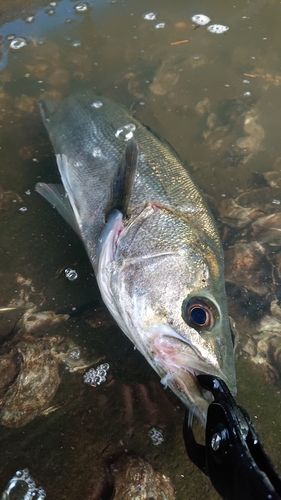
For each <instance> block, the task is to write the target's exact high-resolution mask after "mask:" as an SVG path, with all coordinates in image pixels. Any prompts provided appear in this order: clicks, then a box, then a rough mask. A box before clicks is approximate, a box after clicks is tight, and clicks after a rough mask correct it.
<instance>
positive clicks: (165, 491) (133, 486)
mask: <svg viewBox="0 0 281 500" xmlns="http://www.w3.org/2000/svg"><path fill="white" fill-rule="evenodd" d="M111 471H112V473H113V475H114V480H115V495H114V500H124V499H126V500H130V499H131V500H148V499H152V498H153V500H175V498H176V497H175V493H174V490H173V487H172V484H171V481H170V479H169V478H168V477H167V476H165V475H164V474H160V473H159V472H155V471H154V470H153V468H152V467H151V465H150V464H149V463H148V462H145V461H144V460H142V459H141V458H139V457H137V458H135V457H130V456H129V457H128V456H122V457H121V458H120V459H119V460H118V461H117V462H115V463H114V464H113V465H112V466H111Z"/></svg>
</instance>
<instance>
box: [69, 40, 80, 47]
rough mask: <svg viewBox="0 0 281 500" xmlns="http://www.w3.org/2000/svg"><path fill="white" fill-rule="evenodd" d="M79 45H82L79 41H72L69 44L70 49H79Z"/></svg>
mask: <svg viewBox="0 0 281 500" xmlns="http://www.w3.org/2000/svg"><path fill="white" fill-rule="evenodd" d="M80 45H82V42H81V40H74V42H72V44H71V46H72V47H80Z"/></svg>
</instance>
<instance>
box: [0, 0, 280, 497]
mask: <svg viewBox="0 0 281 500" xmlns="http://www.w3.org/2000/svg"><path fill="white" fill-rule="evenodd" d="M280 9H281V7H280V4H279V2H276V1H274V0H271V1H265V0H259V1H248V2H244V1H242V0H239V1H238V2H236V4H235V5H233V2H229V1H225V0H216V1H215V2H212V4H210V2H206V1H205V0H202V1H200V2H198V1H196V2H195V1H191V2H188V5H187V2H185V1H184V0H177V1H176V2H173V3H172V4H171V2H169V1H168V0H166V1H160V0H155V1H153V3H151V1H150V2H148V1H144V2H136V1H132V2H126V1H121V0H116V1H106V0H95V1H91V0H89V1H88V2H72V1H70V0H62V1H57V2H50V3H48V2H44V1H41V2H34V3H32V2H30V1H27V0H26V1H24V0H22V1H20V0H18V1H17V2H14V3H13V2H11V1H9V2H8V1H6V2H2V5H1V14H2V19H3V20H4V22H3V24H2V26H1V29H0V36H1V38H0V159H1V162H0V165H1V166H0V169H1V182H0V184H1V188H0V217H1V244H0V254H1V269H0V280H1V294H0V340H1V351H0V361H1V365H0V373H1V377H0V417H1V422H2V425H1V435H2V446H1V461H0V491H3V490H4V488H5V487H6V485H7V484H8V482H9V480H10V479H11V478H12V477H13V476H14V475H15V472H16V470H17V469H18V470H21V469H24V468H25V467H28V468H29V470H30V471H31V474H32V476H33V477H34V478H36V483H37V482H38V484H42V485H44V489H45V490H46V493H47V498H53V499H56V498H57V499H62V498H67V499H69V500H71V499H76V500H77V499H78V498H79V499H80V498H81V499H82V498H85V499H89V500H90V499H92V500H93V499H98V498H104V499H107V498H111V495H112V491H113V485H114V484H115V487H116V493H115V497H114V498H124V495H126V494H127V495H128V494H129V493H128V492H125V493H124V490H122V487H123V486H122V484H124V481H125V480H126V481H129V482H130V484H131V485H132V487H136V486H137V485H136V484H135V483H134V477H137V475H138V473H139V472H140V471H142V473H143V475H145V477H149V478H150V482H151V484H154V488H156V490H157V488H158V490H157V491H160V490H161V491H162V492H163V494H162V493H161V494H162V496H161V497H160V496H158V497H157V498H174V495H175V498H177V499H178V500H181V499H182V500H183V499H185V498H187V497H192V498H194V499H196V498H202V497H206V496H208V498H217V495H216V493H215V492H214V491H213V490H212V488H211V487H210V485H209V481H208V480H207V479H205V478H204V477H202V476H201V474H200V473H199V472H197V471H196V470H195V469H194V467H193V466H192V464H190V462H189V461H188V460H187V457H186V456H185V452H184V449H183V441H182V435H181V426H182V418H183V411H184V410H183V408H182V406H181V404H180V402H179V401H177V400H176V399H175V398H174V396H173V395H172V394H170V393H169V392H164V391H163V389H162V387H161V386H160V384H159V381H158V379H157V377H156V376H155V374H154V373H153V372H152V371H151V370H150V368H149V367H148V366H147V364H146V363H145V362H144V361H143V359H142V358H141V356H139V355H138V353H137V352H135V351H134V349H133V347H132V346H131V344H130V343H129V342H128V341H127V340H126V339H125V336H124V335H122V334H121V333H120V332H119V330H118V329H117V328H116V327H115V325H114V324H113V322H112V320H111V319H110V317H109V316H108V314H107V312H106V311H105V310H104V308H103V307H102V305H101V304H100V303H99V292H98V289H97V285H96V283H95V280H94V277H93V272H92V269H91V266H90V264H89V262H88V260H87V257H86V254H85V251H84V249H83V248H82V245H81V243H80V242H79V241H78V240H77V238H76V236H75V234H74V233H73V232H72V230H71V229H70V228H68V227H67V226H66V224H65V223H64V222H63V220H62V219H61V218H60V217H58V216H57V214H56V213H54V211H53V210H52V208H51V207H49V206H48V205H47V204H46V203H45V202H44V200H42V199H41V198H40V197H39V196H38V195H37V194H36V193H35V191H34V186H35V184H36V183H37V182H38V181H39V182H40V180H41V179H42V180H44V181H46V182H56V181H57V180H58V177H57V175H58V174H57V171H56V168H55V161H54V158H53V153H52V149H51V146H50V143H49V140H48V138H47V136H46V132H45V130H44V128H43V125H42V124H41V118H40V116H39V112H38V106H37V101H38V99H40V98H41V97H44V98H52V97H59V96H62V95H65V94H69V93H72V92H75V91H77V90H81V89H84V88H88V87H91V88H94V89H95V90H96V92H97V93H98V94H101V95H105V96H107V97H110V98H112V99H114V100H116V101H118V102H122V103H123V104H126V105H127V106H128V107H130V106H133V107H134V110H135V113H136V116H137V117H138V118H139V119H140V120H141V121H143V122H144V123H145V124H147V125H149V126H150V127H152V128H153V129H155V130H156V131H157V132H158V133H160V135H162V136H163V137H164V138H165V139H167V140H168V141H169V142H170V143H171V144H172V146H173V147H174V148H175V149H176V150H177V152H178V153H179V155H180V157H181V158H182V159H183V160H185V161H186V162H187V163H188V164H189V168H190V169H191V170H192V172H193V177H194V178H195V179H196V180H197V182H198V184H199V185H200V187H201V188H202V189H203V190H204V192H205V193H206V195H207V196H208V199H209V201H210V205H211V206H212V208H213V211H214V213H215V215H216V217H217V219H218V220H219V223H220V227H221V235H222V239H223V242H224V245H225V256H226V280H227V287H228V293H229V303H230V312H231V315H232V317H233V320H234V322H235V324H236V329H237V331H238V333H239V338H238V341H237V342H238V346H237V372H238V399H239V402H240V403H241V404H242V405H244V406H245V407H246V408H247V410H248V411H249V413H250V415H251V416H252V418H253V419H254V423H255V425H256V427H257V429H258V431H259V433H260V435H261V438H262V441H263V442H264V444H265V446H266V449H267V451H268V452H269V453H270V455H271V457H272V459H273V461H274V462H275V463H276V465H277V466H278V467H279V470H280V469H281V463H280V454H279V449H280V439H281V419H280V416H279V415H280V387H281V380H280V377H281V375H280V374H281V368H280V363H281V358H280V349H281V338H280V326H281V325H280V322H281V312H280V304H279V300H280V298H281V297H280V294H281V291H280V280H281V270H280V269H281V268H280V262H281V259H280V255H281V245H280V227H281V226H280V223H281V221H280V204H281V174H280V169H281V142H280V102H281V70H280V50H279V47H280V23H279V20H280ZM193 16H197V17H196V18H194V20H193V21H192V17H193ZM198 16H201V17H198ZM203 16H206V18H207V22H205V21H206V18H204V17H203ZM202 20H204V22H203V21H202ZM201 21H202V22H201ZM208 26H209V27H210V26H221V27H227V28H229V29H228V30H225V29H220V30H219V29H218V28H215V29H214V30H213V31H214V32H213V33H212V32H210V31H208ZM160 28H161V29H160ZM98 103H99V101H96V102H95V103H93V105H96V106H97V105H98ZM126 127H127V128H125V127H124V130H118V131H117V132H116V133H118V135H119V136H120V138H121V139H122V140H125V139H126V138H127V136H128V135H129V134H130V133H131V130H130V124H128V125H126ZM96 153H97V154H99V152H96ZM74 273H75V274H74ZM74 276H75V279H74ZM76 352H79V353H80V354H79V356H78V358H77V357H75V356H74V354H73V353H76ZM71 353H72V354H71ZM100 360H105V361H106V363H107V364H108V365H109V367H110V368H109V370H108V373H107V375H108V376H107V378H106V381H105V383H104V384H101V385H100V386H99V385H97V384H96V385H97V386H96V387H93V386H91V385H86V384H84V382H83V374H84V373H85V372H86V371H87V369H88V368H87V367H90V366H91V365H94V366H95V367H96V365H97V363H98V362H100ZM42 367H44V376H43V375H42V373H43V371H42ZM31 373H32V376H31V375H30V374H31ZM26 380H28V383H26ZM94 385H95V384H94ZM155 432H158V433H159V434H157V435H158V436H161V440H160V441H161V442H157V448H156V447H155V443H153V440H152V437H151V436H152V435H153V436H155ZM129 470H131V471H133V472H132V473H131V475H130V474H129V472H128V471H129ZM116 471H118V472H116ZM163 474H165V475H166V476H167V477H168V478H169V479H167V478H166V480H164V479H163ZM125 478H127V479H125ZM128 478H129V479H128ZM165 481H166V482H165ZM155 485H156V486H155ZM173 490H174V493H173ZM153 494H154V493H153V492H152V493H151V492H150V496H153ZM165 495H166V496H165ZM135 498H137V497H135ZM138 498H144V497H141V496H140V497H138Z"/></svg>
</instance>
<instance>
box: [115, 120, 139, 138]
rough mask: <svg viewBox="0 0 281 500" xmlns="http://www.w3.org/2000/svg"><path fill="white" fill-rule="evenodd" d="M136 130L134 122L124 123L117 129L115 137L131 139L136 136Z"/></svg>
mask: <svg viewBox="0 0 281 500" xmlns="http://www.w3.org/2000/svg"><path fill="white" fill-rule="evenodd" d="M135 130H136V126H135V125H134V123H128V124H127V125H124V126H123V127H120V128H119V129H118V130H116V132H115V137H117V139H121V140H123V141H129V140H130V139H132V138H133V137H134V131H135Z"/></svg>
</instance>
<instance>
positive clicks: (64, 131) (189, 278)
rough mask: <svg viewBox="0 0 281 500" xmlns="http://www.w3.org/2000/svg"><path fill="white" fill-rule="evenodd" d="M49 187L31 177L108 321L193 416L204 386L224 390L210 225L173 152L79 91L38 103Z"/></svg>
mask: <svg viewBox="0 0 281 500" xmlns="http://www.w3.org/2000/svg"><path fill="white" fill-rule="evenodd" d="M40 109H41V114H42V119H43V122H44V124H45V127H46V129H47V132H48V134H49V137H50V140H51V143H52V145H53V148H54V152H55V154H56V160H57V165H58V169H59V172H60V176H61V180H62V185H61V184H45V183H41V182H40V183H38V184H37V185H36V191H37V192H38V193H40V194H41V195H42V196H43V197H44V198H46V199H47V200H48V201H49V202H50V203H51V204H52V205H53V206H54V207H55V208H56V209H57V210H58V211H59V212H60V214H61V215H62V216H63V217H64V218H65V220H66V221H67V222H68V223H69V224H70V225H71V226H72V227H73V229H74V230H75V231H76V233H77V234H78V235H79V237H80V238H81V240H82V241H83V243H84V246H85V249H86V251H87V253H88V257H89V259H90V261H91V264H92V267H93V269H94V272H95V276H96V279H97V283H98V286H99V289H100V292H101V296H102V299H103V301H104V303H105V304H106V306H107V308H108V310H109V311H110V313H111V314H112V316H113V317H114V318H115V320H116V322H117V323H118V325H119V327H120V328H121V330H123V332H124V333H125V334H126V335H127V337H128V338H129V339H130V340H131V341H132V342H133V344H134V345H135V347H136V348H137V349H138V350H139V351H140V352H141V353H142V354H143V356H144V357H145V358H146V360H147V361H148V363H149V364H150V365H151V366H152V368H153V369H154V370H155V371H156V372H157V373H158V375H159V376H160V378H161V382H162V383H163V384H164V385H165V387H169V388H170V389H171V390H172V391H173V392H174V393H175V394H176V395H177V396H178V397H179V399H180V400H181V401H182V402H183V403H184V405H185V406H186V407H187V408H189V410H190V412H191V413H192V414H195V415H196V416H197V417H198V418H199V419H200V420H201V421H202V423H203V424H205V423H206V414H207V409H208V405H209V403H210V393H207V394H206V392H204V391H202V389H201V388H200V386H199V383H198V381H197V378H196V376H197V375H198V374H210V375H213V376H215V377H219V378H221V379H223V380H224V381H225V382H226V383H227V385H228V387H229V389H230V390H231V392H232V394H235V393H236V375H235V362H234V349H233V339H232V333H231V328H230V323H229V316H228V310H227V299H226V292H225V282H224V264H223V251H222V245H221V241H220V237H219V232H218V229H217V226H216V223H215V220H214V218H213V215H212V214H211V212H210V210H209V208H208V206H207V204H206V202H205V200H204V198H203V196H202V194H201V192H200V190H199V188H198V187H197V186H196V184H195V183H194V182H193V180H192V179H191V177H190V174H189V173H188V170H187V168H186V167H185V165H184V163H183V162H182V161H181V160H180V158H179V157H178V155H177V153H176V152H175V151H174V150H173V148H172V147H171V146H170V145H169V144H168V143H167V142H166V141H165V140H163V139H162V138H160V137H159V136H158V135H157V134H155V133H154V132H152V131H151V130H150V129H149V128H148V127H146V126H144V125H143V124H141V123H140V122H139V121H138V120H137V119H136V118H135V117H134V116H132V114H131V113H130V112H129V111H128V110H127V109H126V108H125V107H124V106H122V105H120V104H118V103H115V102H114V101H112V100H110V99H108V98H106V97H103V96H96V95H95V94H93V93H92V92H91V91H90V90H89V91H85V92H81V93H79V94H77V95H70V96H68V97H65V98H63V99H62V100H61V101H51V100H45V101H41V103H40Z"/></svg>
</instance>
